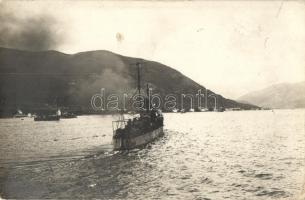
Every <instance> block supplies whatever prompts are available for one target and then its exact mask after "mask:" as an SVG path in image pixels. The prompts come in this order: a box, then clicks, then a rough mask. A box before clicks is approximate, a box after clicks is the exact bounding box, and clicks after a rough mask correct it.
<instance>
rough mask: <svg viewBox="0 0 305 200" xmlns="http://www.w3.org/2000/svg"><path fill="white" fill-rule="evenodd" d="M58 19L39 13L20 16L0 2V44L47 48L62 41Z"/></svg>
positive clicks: (37, 49)
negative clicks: (24, 16)
mask: <svg viewBox="0 0 305 200" xmlns="http://www.w3.org/2000/svg"><path fill="white" fill-rule="evenodd" d="M62 38H63V37H62V33H61V32H60V29H58V21H57V20H56V19H55V18H54V17H53V16H51V15H47V14H41V15H34V16H28V17H26V18H22V17H21V16H19V15H18V12H17V11H13V9H12V8H8V6H6V5H5V4H4V3H0V46H2V47H7V48H15V49H22V50H30V51H41V50H49V49H54V48H56V47H57V45H58V44H60V43H61V42H62Z"/></svg>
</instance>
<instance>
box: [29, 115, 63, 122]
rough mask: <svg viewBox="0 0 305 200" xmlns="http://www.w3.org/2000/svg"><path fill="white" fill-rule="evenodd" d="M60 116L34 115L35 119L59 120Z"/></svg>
mask: <svg viewBox="0 0 305 200" xmlns="http://www.w3.org/2000/svg"><path fill="white" fill-rule="evenodd" d="M59 120H60V116H58V115H47V116H37V117H34V121H59Z"/></svg>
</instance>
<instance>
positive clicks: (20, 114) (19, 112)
mask: <svg viewBox="0 0 305 200" xmlns="http://www.w3.org/2000/svg"><path fill="white" fill-rule="evenodd" d="M27 116H28V115H26V114H23V112H22V111H21V110H17V113H16V114H15V115H14V118H24V117H27Z"/></svg>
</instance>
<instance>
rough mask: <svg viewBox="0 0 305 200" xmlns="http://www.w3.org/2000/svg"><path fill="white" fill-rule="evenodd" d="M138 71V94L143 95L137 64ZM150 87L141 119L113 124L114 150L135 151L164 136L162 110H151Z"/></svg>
mask: <svg viewBox="0 0 305 200" xmlns="http://www.w3.org/2000/svg"><path fill="white" fill-rule="evenodd" d="M136 65H137V69H138V94H139V95H140V94H141V86H140V63H136ZM148 92H149V89H148V85H147V93H146V97H145V103H146V104H145V107H146V109H145V111H142V112H139V117H134V118H132V119H124V115H123V114H122V115H121V116H120V119H119V120H117V121H113V122H112V126H113V138H112V144H113V147H114V150H129V149H134V148H137V147H140V146H143V145H145V144H148V143H150V142H152V141H153V140H155V139H157V138H158V137H161V136H163V135H164V132H163V115H162V112H161V110H156V109H150V106H149V103H150V101H149V99H148Z"/></svg>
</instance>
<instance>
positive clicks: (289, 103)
mask: <svg viewBox="0 0 305 200" xmlns="http://www.w3.org/2000/svg"><path fill="white" fill-rule="evenodd" d="M238 101H240V102H247V103H253V104H255V105H258V106H261V107H268V108H305V82H298V83H280V84H276V85H272V86H270V87H267V88H264V89H262V90H258V91H254V92H250V93H248V94H246V95H244V96H242V97H240V98H239V99H238Z"/></svg>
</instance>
